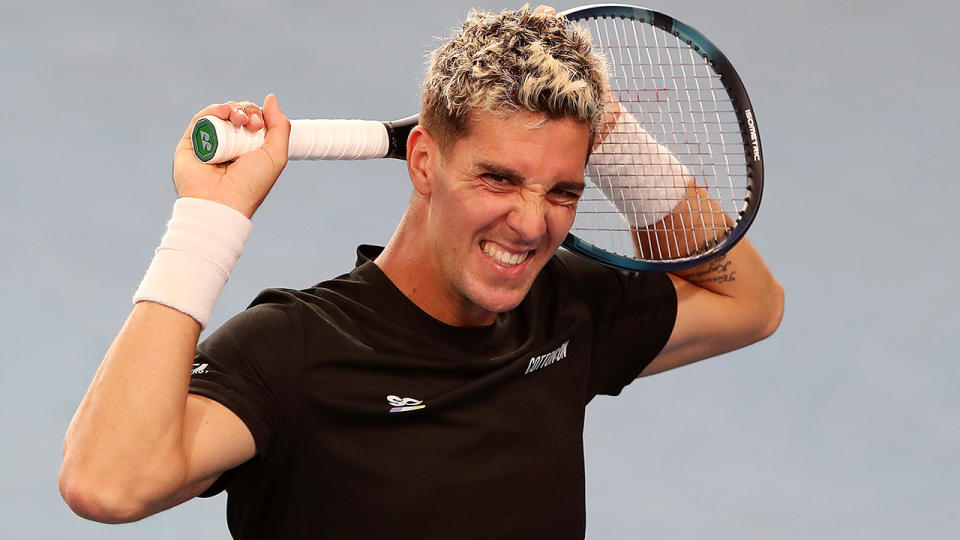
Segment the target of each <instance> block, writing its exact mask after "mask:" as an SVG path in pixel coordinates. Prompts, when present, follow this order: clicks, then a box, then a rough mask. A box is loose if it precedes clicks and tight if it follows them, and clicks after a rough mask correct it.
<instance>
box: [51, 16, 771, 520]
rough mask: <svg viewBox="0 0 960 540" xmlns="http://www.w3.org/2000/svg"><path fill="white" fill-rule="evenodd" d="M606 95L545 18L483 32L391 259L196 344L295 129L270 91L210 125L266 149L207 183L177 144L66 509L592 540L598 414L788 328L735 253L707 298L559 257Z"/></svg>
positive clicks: (411, 148)
mask: <svg viewBox="0 0 960 540" xmlns="http://www.w3.org/2000/svg"><path fill="white" fill-rule="evenodd" d="M605 92H606V81H605V77H604V75H603V73H602V62H601V61H600V60H599V59H598V57H596V56H595V55H594V53H593V52H592V51H591V50H590V45H589V40H588V39H587V38H586V37H585V36H583V35H581V34H577V33H571V32H569V31H568V29H567V28H566V27H565V25H564V24H563V21H562V20H561V19H558V18H557V17H555V16H554V12H553V10H552V9H550V8H546V7H540V8H538V9H537V10H536V11H535V12H533V13H531V12H530V11H529V10H527V9H524V10H519V11H517V12H505V13H503V14H500V15H490V14H475V15H474V16H472V17H471V18H470V19H469V20H468V21H467V22H466V23H465V25H464V28H463V29H462V31H461V32H460V34H459V35H458V36H456V37H454V38H452V39H451V40H450V41H449V42H447V43H446V44H445V45H443V46H442V47H441V48H440V49H438V51H437V52H436V53H435V54H434V56H433V58H432V62H431V67H430V70H429V71H428V74H427V77H426V80H425V82H424V97H423V107H422V110H421V125H420V126H419V127H417V128H415V129H414V130H413V132H412V133H411V135H410V137H409V139H408V149H407V164H408V171H409V175H410V179H411V182H412V185H413V194H412V196H411V200H410V202H409V204H408V207H407V210H406V212H405V214H404V216H403V218H402V220H401V222H400V224H399V225H398V227H397V230H396V232H395V233H394V235H393V237H392V238H391V239H390V242H389V243H388V244H387V245H386V247H385V248H384V249H383V250H382V251H381V250H379V249H371V248H368V247H363V248H361V250H360V252H359V261H358V267H357V268H356V269H354V271H352V272H351V273H349V274H345V275H343V276H340V277H339V278H337V279H334V280H331V281H327V282H324V283H321V284H319V285H317V286H316V287H313V288H310V289H306V290H303V291H292V290H281V289H271V290H268V291H265V292H264V293H261V295H260V296H258V297H257V299H256V300H255V301H254V303H253V305H252V306H251V308H250V309H248V310H247V311H245V312H244V313H241V314H240V315H238V316H237V317H235V318H234V319H232V320H231V321H229V322H228V323H227V324H225V325H224V326H223V327H221V328H220V329H219V330H217V332H215V333H214V334H212V335H211V336H210V337H209V338H208V339H207V340H205V341H204V343H202V344H201V345H200V346H199V347H198V346H197V341H198V339H199V335H200V332H201V330H202V328H203V326H205V324H206V321H207V320H208V319H209V312H210V310H211V309H212V305H213V302H215V300H216V297H217V295H218V294H219V291H220V288H222V286H223V284H224V283H225V281H226V278H227V276H228V275H229V272H230V271H231V270H232V268H233V264H234V263H235V262H236V259H237V257H238V256H239V253H240V251H242V247H243V243H244V241H245V239H246V235H247V234H249V230H250V229H249V219H248V218H249V217H251V216H252V215H253V213H254V212H255V211H256V209H257V207H258V206H259V205H260V203H261V202H262V201H263V200H264V198H265V197H266V195H267V193H268V192H269V190H270V188H271V187H272V185H273V183H274V182H275V181H276V179H277V177H278V176H279V174H280V172H281V171H282V169H283V167H284V166H285V163H286V155H287V139H288V136H289V123H288V122H287V120H286V118H285V117H284V115H283V113H282V112H281V111H280V108H279V106H278V104H277V101H276V98H274V97H273V96H272V95H271V96H268V97H267V99H266V100H265V103H264V106H263V108H262V109H260V108H259V107H257V106H256V105H254V104H251V103H233V102H231V103H227V104H222V105H214V106H210V107H208V108H207V109H204V110H203V111H201V112H200V113H199V114H198V115H197V117H196V118H194V121H196V120H197V118H199V117H200V116H202V115H206V114H214V115H216V116H219V117H220V118H224V119H229V120H230V121H231V122H233V123H234V124H236V125H243V126H247V127H248V128H250V129H259V128H261V127H263V126H265V127H266V138H265V144H264V146H263V148H261V149H259V150H257V151H254V152H251V153H248V154H246V155H244V156H242V157H241V158H239V159H238V160H236V161H235V162H233V163H231V164H225V165H220V166H210V165H205V164H202V163H200V162H198V161H197V160H195V159H194V158H193V155H192V149H191V146H190V144H191V143H190V138H189V133H190V129H188V130H187V134H185V136H184V138H183V139H182V140H181V142H180V145H179V146H178V149H177V153H176V157H175V160H174V181H175V183H176V187H177V191H178V194H179V195H180V199H179V200H178V201H177V204H176V205H175V210H174V216H173V218H172V219H171V221H170V224H169V225H168V232H167V234H166V235H165V236H164V240H163V241H162V243H161V246H160V248H159V249H158V251H157V256H156V258H155V259H154V262H153V264H152V265H151V268H150V270H149V271H148V274H147V277H146V278H145V279H144V282H143V283H142V284H141V287H140V289H139V290H138V292H137V294H136V296H135V299H136V300H137V303H136V305H135V307H134V310H133V312H132V314H131V316H130V318H129V319H128V320H127V322H126V323H125V324H124V326H123V328H122V329H121V331H120V333H119V335H118V336H117V338H116V340H115V341H114V343H113V345H112V346H111V348H110V350H109V351H108V353H107V355H106V357H105V358H104V361H103V363H102V364H101V366H100V369H99V371H98V372H97V374H96V376H95V378H94V381H93V383H92V384H91V387H90V389H89V391H88V393H87V395H86V396H85V398H84V400H83V403H82V404H81V405H80V408H79V409H78V411H77V414H76V416H75V417H74V419H73V421H72V423H71V425H70V428H69V430H68V432H67V438H66V443H65V449H64V462H63V468H62V471H61V477H60V487H61V492H62V493H63V496H64V498H65V499H66V500H67V502H68V504H70V506H71V508H73V509H74V511H76V512H77V513H78V514H80V515H82V516H84V517H88V518H90V519H96V520H99V521H104V522H111V523H112V522H126V521H133V520H137V519H140V518H142V517H144V516H147V515H150V514H153V513H156V512H159V511H161V510H163V509H165V508H169V507H171V506H174V505H176V504H179V503H181V502H183V501H186V500H188V499H190V498H192V497H194V496H197V495H200V494H206V495H210V494H213V493H216V492H219V491H220V490H223V489H227V490H228V493H229V499H228V522H229V526H230V530H231V532H232V534H233V535H234V536H236V537H239V538H300V537H302V538H381V537H386V536H388V535H390V536H400V537H412V538H491V537H524V538H576V537H582V536H583V533H584V501H583V450H582V422H583V412H584V406H585V405H586V403H587V402H589V401H590V400H591V399H592V397H593V396H594V395H596V394H598V393H605V394H614V395H615V394H618V393H619V392H620V390H621V389H622V388H623V386H625V385H626V384H628V383H629V382H630V380H632V379H633V378H635V377H637V376H638V375H641V376H642V375H649V374H653V373H657V372H660V371H663V370H666V369H671V368H674V367H678V366H681V365H684V364H687V363H690V362H693V361H696V360H699V359H702V358H706V357H709V356H713V355H716V354H720V353H722V352H726V351H729V350H732V349H735V348H738V347H741V346H744V345H746V344H749V343H752V342H754V341H757V340H759V339H762V338H763V337H765V336H767V335H769V334H770V333H771V332H773V330H774V329H775V328H776V326H777V325H778V324H779V320H780V314H781V312H782V291H781V290H780V287H779V285H778V284H777V282H776V281H775V280H774V278H773V277H772V276H771V275H770V273H769V271H768V270H767V269H766V267H765V265H764V264H763V262H762V260H761V259H760V257H759V255H758V254H757V253H756V251H755V250H754V249H753V247H752V246H751V245H750V243H749V241H747V240H743V241H741V243H740V244H739V245H738V246H737V247H735V248H734V249H733V250H731V251H730V252H729V253H728V255H727V256H726V261H725V265H724V268H725V269H726V270H724V271H725V272H727V273H728V275H729V276H731V277H732V275H733V272H736V279H705V280H702V282H700V283H696V282H695V281H694V280H695V279H697V278H696V276H702V275H703V272H704V270H705V269H703V268H700V269H693V270H690V271H686V272H679V273H677V274H676V275H663V274H635V273H623V272H616V271H613V270H609V269H606V268H603V267H600V266H598V265H594V264H592V263H588V262H585V261H583V260H581V259H578V258H576V257H574V256H571V255H569V254H566V253H562V254H561V253H557V252H556V251H557V248H558V246H559V245H560V243H561V241H562V240H563V238H564V236H565V235H566V233H567V231H568V230H569V229H570V227H571V225H572V224H573V220H574V216H575V213H576V206H577V200H578V198H579V196H580V194H581V192H582V189H583V169H584V163H585V161H586V158H587V156H588V154H589V152H590V149H591V147H592V146H593V145H594V144H595V142H596V141H597V139H598V137H600V138H602V132H601V131H602V119H603V113H604V106H603V99H604V98H603V96H604V95H605ZM185 291H186V292H185ZM194 358H195V364H194V366H195V367H194V369H193V374H192V377H191V374H190V373H189V372H190V371H191V368H190V365H191V363H192V362H193V361H194Z"/></svg>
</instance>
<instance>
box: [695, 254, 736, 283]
mask: <svg viewBox="0 0 960 540" xmlns="http://www.w3.org/2000/svg"><path fill="white" fill-rule="evenodd" d="M726 258H727V256H726V255H723V256H721V257H719V258H717V259H714V260H712V261H710V265H709V266H707V267H706V268H702V269H700V270H698V271H696V272H694V273H693V274H692V275H690V276H689V277H688V278H687V279H688V280H689V281H690V282H692V283H695V284H697V285H702V284H704V283H729V282H731V281H736V280H737V271H736V270H731V269H730V265H731V264H732V263H733V261H728V260H726Z"/></svg>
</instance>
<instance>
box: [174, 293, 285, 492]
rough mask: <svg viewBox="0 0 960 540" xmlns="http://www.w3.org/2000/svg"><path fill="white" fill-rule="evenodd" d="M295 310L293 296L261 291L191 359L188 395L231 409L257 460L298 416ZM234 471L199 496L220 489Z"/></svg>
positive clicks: (266, 455)
mask: <svg viewBox="0 0 960 540" xmlns="http://www.w3.org/2000/svg"><path fill="white" fill-rule="evenodd" d="M297 308H298V306H297V300H296V298H295V297H294V296H293V295H292V294H290V293H287V292H284V291H280V290H270V291H265V292H264V293H261V294H260V295H259V296H258V297H257V299H256V300H255V301H254V303H253V304H251V306H250V307H249V308H248V309H247V310H246V311H244V312H242V313H240V314H239V315H237V316H235V317H233V318H232V319H230V320H229V321H227V322H226V323H224V325H223V326H221V327H220V328H218V329H217V330H216V331H215V332H213V333H212V334H211V335H210V336H209V337H208V338H207V339H205V340H204V341H203V342H202V343H200V345H198V346H197V351H196V356H195V358H194V364H193V373H192V375H191V378H190V393H191V394H196V395H200V396H205V397H208V398H210V399H213V400H215V401H217V402H219V403H221V404H222V405H224V406H225V407H227V408H228V409H230V410H231V411H233V413H234V414H236V415H237V416H238V417H239V418H240V420H242V421H243V423H244V424H246V426H247V428H248V429H249V430H250V433H251V434H252V435H253V439H254V441H255V443H256V448H257V450H256V458H255V459H256V460H259V461H260V462H263V461H266V460H268V459H269V457H270V455H271V451H272V450H274V449H275V448H276V447H278V446H281V445H282V444H283V441H284V439H285V438H286V437H288V434H289V433H290V431H291V426H292V425H293V423H294V422H295V418H296V414H297V409H298V401H299V397H300V386H299V383H298V381H299V380H300V379H301V377H300V374H301V370H302V366H303V343H304V336H303V325H302V320H301V317H299V316H298V309H297ZM241 467H242V466H241ZM236 471H237V469H234V470H233V471H228V472H227V473H224V474H223V475H221V477H220V478H219V479H218V480H217V481H216V482H215V483H214V484H213V485H212V486H211V488H210V489H208V490H207V491H205V492H204V493H203V494H202V495H201V496H205V497H208V496H211V495H215V494H216V493H219V492H220V491H222V490H223V489H224V488H226V487H227V484H229V481H230V479H231V478H232V477H233V476H234V474H235V473H236Z"/></svg>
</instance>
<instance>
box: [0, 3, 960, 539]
mask: <svg viewBox="0 0 960 540" xmlns="http://www.w3.org/2000/svg"><path fill="white" fill-rule="evenodd" d="M474 2H475V0H469V1H464V0H455V1H445V2H435V3H433V2H404V3H403V6H404V7H403V8H402V10H401V9H400V8H398V7H396V6H395V5H394V4H392V3H390V4H388V3H377V2H360V1H352V2H344V1H340V2H327V1H311V2H277V3H273V4H270V5H265V4H257V3H252V2H243V3H241V2H236V3H230V2H212V1H195V2H185V1H176V2H170V3H169V4H170V5H161V4H160V3H157V4H152V3H151V4H146V3H145V4H143V5H137V4H134V3H126V2H109V1H88V2H62V3H49V2H47V3H43V2H40V3H28V2H12V1H10V0H2V1H0V80H2V83H0V103H2V104H3V109H4V110H3V113H2V117H3V118H4V120H3V128H4V129H2V130H0V175H2V176H0V178H2V186H3V192H2V197H0V246H2V253H3V264H2V270H0V271H2V280H0V295H2V298H3V301H4V305H3V310H2V311H0V317H2V320H0V332H2V334H0V338H2V340H0V343H2V345H0V346H2V349H0V351H2V355H3V359H2V362H0V370H2V371H0V400H2V401H0V422H2V433H3V441H4V443H3V446H2V448H3V450H2V455H0V458H2V459H0V537H2V538H12V539H19V538H54V537H69V538H134V537H135V538H177V537H183V536H185V535H189V536H192V537H195V538H222V537H225V536H227V532H226V526H225V524H224V502H225V498H224V497H223V496H220V497H218V498H215V499H213V500H208V501H192V502H190V503H187V504H185V505H183V506H181V507H179V508H176V509H173V510H170V511H167V512H164V513H162V514H161V515H158V516H155V517H151V518H148V519H146V520H144V521H142V522H140V523H137V524H132V525H122V526H107V525H101V524H96V523H91V522H87V521H84V520H82V519H80V518H78V517H76V516H74V515H73V514H72V513H71V512H70V510H69V509H68V508H67V507H66V505H65V504H63V502H62V501H61V500H60V497H59V494H58V492H57V483H56V476H57V471H58V468H59V464H60V450H61V443H62V437H63V433H64V430H65V429H66V426H67V423H68V422H69V420H70V417H71V415H72V414H73V411H74V410H75V408H76V406H77V404H78V403H79V401H80V398H81V397H82V395H83V392H84V391H85V389H86V386H87V384H88V382H89V380H90V379H91V377H92V376H93V373H94V371H95V369H96V366H97V365H98V363H99V361H100V359H101V357H102V355H103V353H104V352H105V350H106V348H107V346H108V345H109V343H110V341H111V340H112V338H113V336H114V334H115V333H116V331H117V330H118V328H119V327H120V325H121V323H122V322H123V320H124V318H125V317H126V315H127V314H128V312H129V310H130V307H131V306H130V295H131V294H132V293H133V291H134V289H135V288H136V285H137V283H138V281H139V279H140V277H141V275H142V273H143V271H144V270H145V269H146V267H147V264H148V262H149V261H150V258H151V255H152V251H153V248H154V247H155V246H156V244H157V242H158V240H159V238H160V235H161V234H162V231H163V224H164V222H165V220H166V219H167V217H168V215H169V212H170V207H171V204H172V202H173V200H174V196H175V195H174V192H173V189H172V185H171V182H170V175H169V171H170V162H171V156H172V151H173V147H174V145H175V143H176V141H177V139H178V138H179V136H180V134H181V133H182V131H183V129H184V128H185V127H186V124H187V122H188V121H189V119H190V117H191V116H192V115H193V113H194V112H195V111H196V110H199V109H200V108H201V107H203V106H205V105H206V104H208V103H211V102H216V101H222V100H226V99H231V98H239V99H243V98H247V99H253V100H256V101H260V100H262V97H263V95H264V94H265V93H267V92H268V91H272V92H276V93H277V94H278V96H279V98H280V103H281V105H282V106H283V107H284V109H285V111H286V112H287V113H288V114H289V115H291V116H292V117H345V118H369V119H390V118H396V117H400V116H405V115H407V114H408V113H412V112H414V111H415V108H416V105H417V99H418V86H417V85H418V82H419V78H420V77H421V75H422V73H423V57H424V54H425V53H426V52H427V51H428V50H430V48H431V47H433V46H434V45H435V41H433V39H432V36H438V35H441V34H446V33H447V31H448V29H450V28H451V27H453V26H455V25H457V24H458V22H459V21H460V20H462V18H463V16H464V15H465V13H466V11H467V9H468V8H469V7H471V6H472V5H474ZM508 6H513V4H505V3H503V2H500V1H497V2H494V3H490V4H486V5H484V6H482V7H485V8H487V9H491V10H499V9H500V8H503V7H508ZM558 7H560V8H566V7H570V6H568V5H560V6H558ZM650 7H653V8H655V9H660V10H662V11H665V12H668V13H670V14H672V15H674V16H676V17H677V18H679V19H681V20H684V21H686V22H688V23H690V24H692V25H693V26H695V27H697V28H698V29H700V30H701V31H702V32H704V33H705V34H706V35H708V36H710V37H711V39H713V40H714V41H715V42H716V43H717V45H718V46H719V47H720V48H721V49H722V50H723V51H725V52H726V54H727V55H728V56H729V57H730V58H732V59H733V61H734V63H735V65H736V66H737V68H738V70H739V71H740V74H741V76H742V77H743V79H744V81H745V82H746V84H747V88H748V89H749V91H750V95H751V97H752V99H753V102H754V106H755V108H756V111H757V117H758V123H759V127H760V131H761V134H762V137H763V142H764V148H765V161H766V177H767V182H768V187H767V189H766V192H765V193H764V202H763V208H762V209H761V213H760V216H759V218H758V219H757V221H756V223H755V225H754V228H753V229H752V231H751V234H750V236H751V238H752V239H753V241H754V242H755V244H756V245H757V246H758V247H759V248H760V250H761V252H762V253H763V254H764V255H765V257H766V259H767V261H768V262H769V265H770V266H771V267H772V269H773V270H774V272H775V274H776V275H777V276H778V278H779V279H780V280H781V282H782V283H783V285H784V288H785V289H786V294H787V309H786V316H785V318H784V321H783V324H782V326H781V328H780V330H779V332H778V333H777V334H775V335H774V336H773V337H772V338H770V339H768V340H767V341H765V342H762V343H760V344H758V345H756V346H753V347H751V348H749V349H746V350H743V351H740V352H736V353H733V354H728V355H725V356H723V357H720V358H716V359H712V360H709V361H705V362H702V363H700V364H697V365H694V366H691V367H687V368H683V369H680V370H677V371H674V372H670V373H667V374H663V375H658V376H656V377H652V378H650V379H646V380H642V381H638V382H636V383H634V384H633V385H632V386H631V387H630V388H628V389H627V390H626V391H625V392H624V394H623V395H622V396H621V397H620V398H616V399H609V398H604V399H598V400H596V402H595V403H594V404H593V405H591V406H590V407H589V409H588V426H587V430H586V435H585V437H586V450H587V460H588V462H587V474H588V488H587V490H588V494H587V495H588V536H589V537H590V538H597V539H603V538H636V537H646V538H730V539H733V538H797V539H800V538H908V537H909V538H955V537H957V534H958V533H960V511H958V510H960V495H958V493H960V491H958V489H957V487H956V486H957V484H958V481H960V460H958V454H960V426H958V420H957V417H958V413H957V409H958V406H960V396H958V393H957V392H956V387H957V380H958V375H960V373H958V371H960V370H958V367H957V363H956V362H955V359H956V356H957V355H956V353H955V347H954V343H953V341H954V340H955V338H956V337H957V331H956V329H955V327H956V326H957V322H958V319H957V316H956V313H955V311H954V307H955V305H956V303H957V302H956V301H957V296H958V295H957V290H956V286H955V284H954V279H953V277H954V276H955V275H956V268H957V266H958V264H960V258H958V256H957V254H956V246H955V231H956V229H957V226H956V221H955V208H956V205H957V200H958V199H960V190H958V187H957V180H958V178H957V174H956V159H957V148H956V146H957V143H958V141H960V137H958V133H957V127H956V126H957V124H958V115H957V112H956V110H957V108H956V107H955V106H953V105H954V99H955V95H956V93H957V91H958V90H960V80H958V79H960V69H958V68H957V65H958V63H957V60H956V55H955V42H954V41H948V34H949V31H950V30H952V29H953V28H952V25H953V24H955V21H956V20H958V19H960V9H958V8H957V7H956V4H955V3H948V2H934V1H921V2H914V3H913V4H912V7H909V8H906V7H904V6H903V5H900V4H894V3H892V2H865V1H860V2H848V3H835V2H826V1H811V2H790V3H785V4H782V5H781V4H779V3H774V2H760V1H744V0H740V1H727V2H717V1H707V0H672V1H670V2H665V3H662V4H656V5H651V6H650ZM409 189H410V188H409V184H407V182H406V180H405V169H404V168H403V166H402V164H401V163H399V162H395V161H391V162H378V163H294V164H291V165H290V166H289V167H288V169H287V171H286V172H285V173H284V175H283V177H282V178H281V181H280V182H279V183H278V184H277V187H276V189H275V190H274V192H273V193H271V195H270V197H269V198H268V199H267V201H266V203H265V204H264V205H263V207H262V208H261V209H260V212H259V213H258V214H257V216H256V218H255V220H254V221H255V224H256V228H255V231H254V234H253V237H252V238H251V240H250V243H249V245H248V247H247V250H246V253H245V254H244V256H243V258H242V260H241V261H240V263H239V265H238V268H237V270H236V272H235V275H234V277H233V279H231V281H230V284H229V286H228V287H227V289H226V291H225V293H224V295H223V297H222V299H221V301H220V303H219V304H218V306H217V309H216V311H215V313H214V320H213V324H214V325H215V326H216V325H219V324H220V323H222V322H223V321H224V320H226V318H228V317H229V316H230V315H232V314H233V313H236V312H237V311H239V310H241V309H243V308H244V307H245V305H246V303H247V302H248V301H249V300H250V299H251V298H252V297H253V296H254V295H255V294H256V293H257V292H258V291H259V290H260V289H262V288H264V287H267V286H290V287H305V286H308V285H311V284H312V283H314V282H316V281H320V280H321V279H323V278H326V277H329V276H332V275H335V274H338V273H340V272H342V271H343V270H345V269H347V268H349V267H350V266H351V264H352V259H353V247H354V245H355V244H357V243H359V242H384V241H386V239H387V238H388V236H389V234H390V232H391V231H392V229H393V226H394V224H395V222H396V220H397V218H398V216H399V214H400V212H401V210H402V207H403V204H404V202H405V200H406V197H407V195H408V193H409ZM951 337H952V338H954V339H953V340H951V339H950V338H951ZM318 489H322V486H318Z"/></svg>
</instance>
